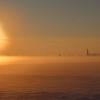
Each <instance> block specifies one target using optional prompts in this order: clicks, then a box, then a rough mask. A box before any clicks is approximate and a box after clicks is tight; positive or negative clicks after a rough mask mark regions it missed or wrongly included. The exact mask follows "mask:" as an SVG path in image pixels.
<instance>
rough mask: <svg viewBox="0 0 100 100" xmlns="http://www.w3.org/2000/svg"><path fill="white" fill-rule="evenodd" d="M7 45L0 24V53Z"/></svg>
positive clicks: (6, 39) (6, 38)
mask: <svg viewBox="0 0 100 100" xmlns="http://www.w3.org/2000/svg"><path fill="white" fill-rule="evenodd" d="M7 44H8V37H7V36H6V34H5V32H4V29H3V26H2V24H1V23H0V51H1V50H4V49H5V48H6V47H7Z"/></svg>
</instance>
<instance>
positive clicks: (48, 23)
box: [0, 0, 100, 55]
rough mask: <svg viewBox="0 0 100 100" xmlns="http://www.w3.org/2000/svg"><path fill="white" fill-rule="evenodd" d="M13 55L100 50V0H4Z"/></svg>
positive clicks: (0, 5)
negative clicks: (87, 49)
mask: <svg viewBox="0 0 100 100" xmlns="http://www.w3.org/2000/svg"><path fill="white" fill-rule="evenodd" d="M0 21H1V23H3V25H4V29H5V31H6V34H7V35H8V37H9V46H8V48H7V49H6V50H5V51H3V53H4V54H9V55H57V54H58V53H59V52H61V53H63V54H64V55H68V54H80V53H82V54H84V52H85V49H86V48H89V49H90V50H91V51H94V52H100V46H99V44H100V0H0Z"/></svg>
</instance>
